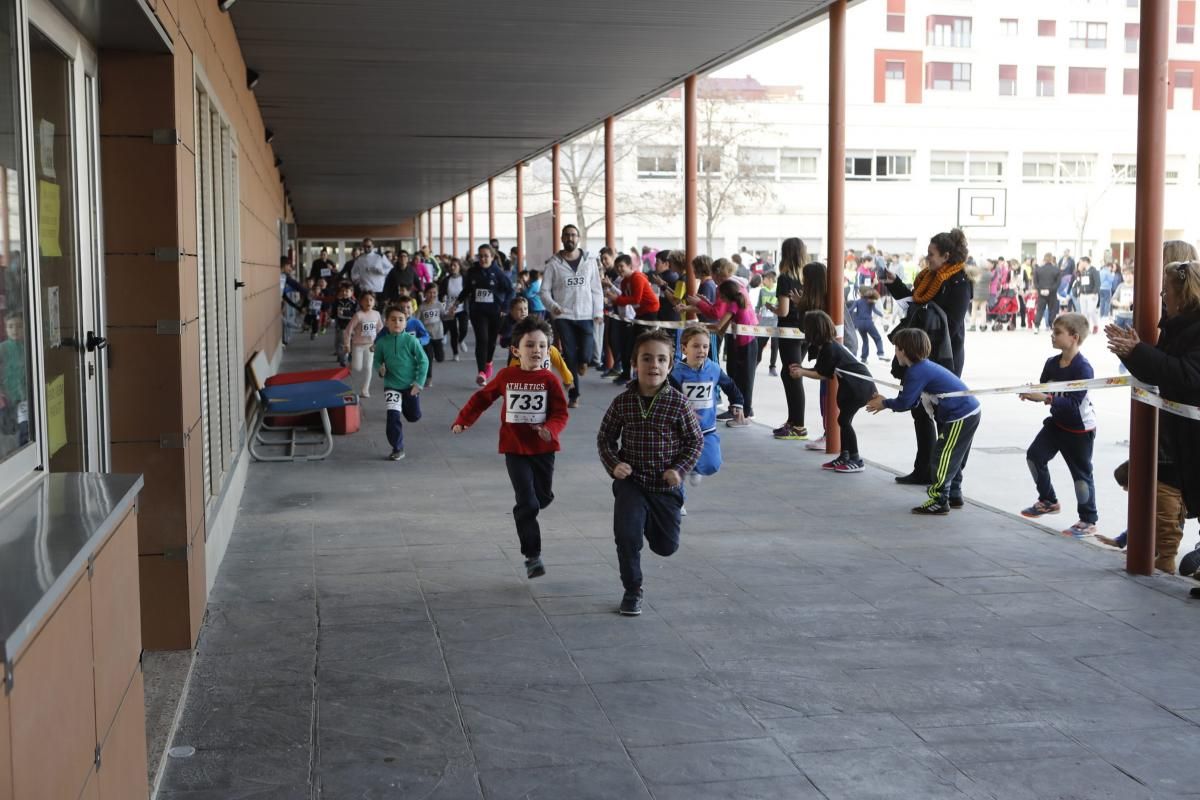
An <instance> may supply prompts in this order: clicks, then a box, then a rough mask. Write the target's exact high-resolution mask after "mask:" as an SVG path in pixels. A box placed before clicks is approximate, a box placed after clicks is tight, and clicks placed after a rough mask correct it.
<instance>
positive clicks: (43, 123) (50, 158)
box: [37, 119, 58, 178]
mask: <svg viewBox="0 0 1200 800" xmlns="http://www.w3.org/2000/svg"><path fill="white" fill-rule="evenodd" d="M37 138H38V166H39V167H41V171H42V177H44V178H57V177H58V175H57V174H56V173H55V171H54V123H53V122H51V121H50V120H48V119H39V120H38V135H37Z"/></svg>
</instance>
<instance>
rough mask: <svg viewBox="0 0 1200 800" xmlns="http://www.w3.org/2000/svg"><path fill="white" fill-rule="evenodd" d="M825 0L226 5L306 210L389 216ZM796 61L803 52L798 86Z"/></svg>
mask: <svg viewBox="0 0 1200 800" xmlns="http://www.w3.org/2000/svg"><path fill="white" fill-rule="evenodd" d="M212 1H213V2H216V0H212ZM829 2H830V0H636V1H635V0H610V1H609V2H598V3H564V2H562V0H509V2H495V1H494V0H442V2H412V0H241V1H240V2H238V3H236V4H235V5H234V6H233V8H232V11H231V13H232V14H233V22H234V25H235V27H236V29H237V35H238V41H239V42H240V43H241V47H242V52H243V55H244V56H245V59H246V64H247V66H248V67H249V68H250V69H253V70H255V71H257V72H258V73H259V74H260V76H261V78H260V80H259V83H258V86H257V88H256V89H255V94H256V95H257V97H258V101H259V105H260V106H261V107H262V113H263V117H264V119H265V120H266V124H267V126H268V127H269V128H271V129H272V130H273V131H274V133H275V140H274V146H275V150H276V152H277V154H278V155H279V157H281V158H282V159H283V160H284V165H283V168H282V169H283V172H284V173H285V174H286V176H287V185H288V188H289V190H290V191H291V193H292V201H293V204H294V205H295V208H296V214H297V217H298V219H299V221H300V222H302V223H316V224H388V223H395V222H398V221H401V220H405V219H408V218H410V217H412V216H413V215H415V214H418V213H420V212H422V211H423V210H424V209H426V208H428V207H429V206H431V205H434V204H436V203H439V202H441V201H443V200H446V199H448V198H450V197H452V196H454V195H455V194H457V193H461V192H463V191H466V189H468V188H469V187H472V186H476V185H478V184H479V183H481V182H483V181H485V180H486V179H487V178H488V176H491V175H496V174H498V173H500V172H502V171H503V170H505V169H507V168H509V167H511V166H512V165H513V164H515V163H517V161H518V160H520V159H523V158H528V157H530V156H533V155H536V154H537V153H540V152H542V151H544V150H546V149H547V148H548V147H549V146H550V145H551V144H553V143H554V142H556V141H562V140H565V139H568V138H569V137H571V136H572V135H574V134H576V133H580V132H583V131H586V130H588V129H590V128H592V127H594V126H596V125H599V124H600V123H601V122H602V121H603V120H604V118H605V117H607V116H608V115H610V114H615V113H619V112H621V111H623V110H626V109H629V108H632V107H634V106H636V105H638V104H639V103H640V102H642V101H645V100H649V99H651V98H653V97H656V96H657V95H659V94H661V93H662V92H664V91H666V90H667V89H669V88H671V87H672V86H675V85H676V84H678V83H679V82H680V81H681V80H682V79H683V77H684V76H686V75H689V74H692V73H696V72H705V71H708V70H711V69H712V68H714V67H715V66H717V65H719V64H721V63H727V62H728V61H730V60H731V59H732V58H734V57H736V55H738V54H742V53H745V52H748V51H749V50H752V49H754V48H756V47H758V46H760V45H761V44H763V43H766V42H768V41H771V40H772V39H775V38H777V37H778V36H779V35H781V33H783V32H784V31H786V30H788V29H790V28H794V27H796V26H798V25H801V24H803V23H805V22H808V21H810V20H812V19H814V18H815V17H818V16H820V15H822V14H823V13H824V10H825V7H826V6H828V5H829ZM804 66H805V62H804V56H803V54H800V53H798V54H797V58H796V69H797V82H799V79H800V75H801V72H802V71H803V69H804ZM664 124H675V123H674V122H673V121H672V122H668V121H666V120H664ZM484 202H485V203H486V200H485V201H484Z"/></svg>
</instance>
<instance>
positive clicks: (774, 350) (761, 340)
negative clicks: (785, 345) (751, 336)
mask: <svg viewBox="0 0 1200 800" xmlns="http://www.w3.org/2000/svg"><path fill="white" fill-rule="evenodd" d="M768 340H769V341H770V342H771V363H770V364H768V365H767V366H769V367H770V368H771V369H775V365H776V364H777V363H779V337H778V336H760V337H758V363H760V364H761V363H762V359H763V353H765V352H767V341H768Z"/></svg>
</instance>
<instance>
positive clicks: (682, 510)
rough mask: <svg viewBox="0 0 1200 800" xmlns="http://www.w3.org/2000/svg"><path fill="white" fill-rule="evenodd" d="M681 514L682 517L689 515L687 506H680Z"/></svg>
mask: <svg viewBox="0 0 1200 800" xmlns="http://www.w3.org/2000/svg"><path fill="white" fill-rule="evenodd" d="M679 516H681V517H686V516H687V506H680V507H679Z"/></svg>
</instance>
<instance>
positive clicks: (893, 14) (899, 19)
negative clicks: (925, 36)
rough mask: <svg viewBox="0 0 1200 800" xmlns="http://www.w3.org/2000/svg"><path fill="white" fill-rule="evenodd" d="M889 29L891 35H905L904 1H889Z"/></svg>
mask: <svg viewBox="0 0 1200 800" xmlns="http://www.w3.org/2000/svg"><path fill="white" fill-rule="evenodd" d="M887 29H888V31H889V32H891V33H904V0H888V3H887Z"/></svg>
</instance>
